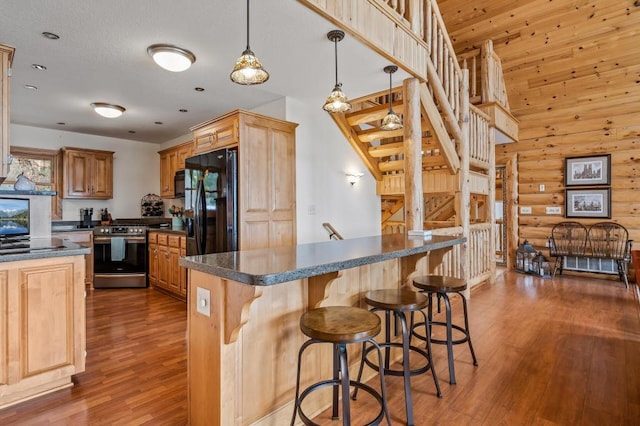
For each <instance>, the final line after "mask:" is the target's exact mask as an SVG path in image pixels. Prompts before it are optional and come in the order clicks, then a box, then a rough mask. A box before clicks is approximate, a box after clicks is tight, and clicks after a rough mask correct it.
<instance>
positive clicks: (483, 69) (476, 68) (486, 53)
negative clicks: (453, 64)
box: [458, 40, 509, 111]
mask: <svg viewBox="0 0 640 426" xmlns="http://www.w3.org/2000/svg"><path fill="white" fill-rule="evenodd" d="M458 61H459V63H460V67H461V68H462V69H468V70H469V86H470V87H469V94H470V97H471V103H473V104H479V103H480V104H487V103H493V102H495V103H497V104H499V105H500V106H502V107H503V108H504V109H505V110H507V111H509V98H508V96H507V85H506V84H505V81H504V74H503V72H502V62H501V61H500V57H499V56H498V55H497V54H496V52H495V51H494V50H493V42H492V41H491V40H487V41H485V42H484V43H482V47H481V48H480V49H473V50H470V51H468V52H464V53H461V54H459V55H458Z"/></svg>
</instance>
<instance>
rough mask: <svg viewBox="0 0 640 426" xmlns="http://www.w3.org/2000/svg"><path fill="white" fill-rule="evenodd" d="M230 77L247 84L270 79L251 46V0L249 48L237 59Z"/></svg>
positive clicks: (235, 81)
mask: <svg viewBox="0 0 640 426" xmlns="http://www.w3.org/2000/svg"><path fill="white" fill-rule="evenodd" d="M230 77H231V81H233V82H234V83H238V84H243V85H245V86H249V85H251V84H262V83H264V82H265V81H267V80H269V73H268V72H267V70H265V69H264V68H262V64H261V63H260V61H259V60H258V58H256V55H254V53H253V52H252V51H251V47H249V0H247V48H246V49H245V50H244V52H242V55H240V57H239V58H238V59H237V60H236V64H235V65H234V66H233V71H231V75H230Z"/></svg>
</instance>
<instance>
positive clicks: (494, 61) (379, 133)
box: [298, 0, 517, 285]
mask: <svg viewBox="0 0 640 426" xmlns="http://www.w3.org/2000/svg"><path fill="white" fill-rule="evenodd" d="M298 1H299V2H300V3H302V4H304V5H306V6H308V7H309V8H311V9H313V10H314V11H316V12H317V13H319V14H320V15H322V16H324V17H326V18H327V19H328V20H330V21H331V22H333V23H334V24H336V25H338V26H339V27H341V28H342V29H344V30H345V31H347V32H349V33H351V34H352V35H354V36H356V37H357V38H358V39H359V40H361V41H362V42H364V43H365V44H367V45H368V46H370V47H371V48H372V49H373V50H375V51H376V52H378V53H380V54H381V55H382V56H384V57H386V58H387V59H389V60H390V61H392V62H393V63H395V64H397V65H398V66H400V67H402V68H403V69H404V70H405V71H407V72H409V73H410V74H412V75H413V77H414V78H417V79H418V80H419V81H420V84H419V89H418V90H417V93H415V90H414V93H405V92H404V89H403V87H396V88H394V89H392V91H391V95H389V92H388V91H386V90H385V91H382V92H378V93H373V94H370V95H367V96H363V97H361V98H358V99H353V100H352V101H351V105H352V110H351V111H350V112H349V113H347V114H332V115H331V117H332V118H333V120H334V122H335V123H336V125H337V126H338V128H339V129H340V131H341V132H342V134H343V135H344V137H345V139H346V140H347V141H348V142H349V143H350V144H351V146H352V147H353V149H354V150H355V152H357V153H358V155H359V156H360V158H361V159H362V161H363V163H364V164H365V165H366V167H367V169H368V170H369V172H370V173H371V174H372V175H373V176H374V178H375V179H376V181H377V193H378V194H379V195H380V196H381V212H382V229H383V232H384V233H388V232H406V229H405V226H404V223H403V221H402V214H401V213H402V209H403V207H404V200H403V197H404V195H405V189H406V188H411V187H412V186H413V185H414V182H413V181H411V180H410V179H412V178H405V143H404V140H403V138H404V134H405V133H404V132H405V130H404V129H401V130H396V131H384V130H381V129H380V124H381V121H382V119H383V117H384V116H385V115H386V113H387V111H388V109H389V104H390V103H391V105H392V106H393V110H394V111H395V112H396V113H397V114H399V115H402V114H403V113H404V112H405V100H407V99H409V98H412V99H415V98H416V97H419V101H420V124H421V138H422V150H421V151H422V154H421V166H422V176H421V178H422V182H421V185H422V188H423V192H424V204H423V211H424V216H423V220H424V223H423V225H424V228H425V229H436V228H437V229H438V233H444V234H447V233H450V234H459V233H462V234H463V235H464V236H465V237H467V240H468V245H469V249H465V248H461V247H457V248H456V249H454V250H452V251H451V252H450V253H449V254H447V260H448V261H446V262H444V263H443V265H442V266H441V267H440V268H441V269H442V270H440V271H437V272H438V273H442V274H449V275H452V276H460V275H461V274H463V275H465V276H464V277H463V278H465V279H469V280H470V281H469V282H470V284H471V285H473V284H476V283H478V282H480V281H482V280H484V279H486V278H487V277H488V276H489V275H491V272H492V270H493V269H494V268H495V264H494V263H493V258H492V257H491V256H485V255H484V254H485V253H492V252H493V250H494V248H493V244H495V243H494V238H493V237H494V236H493V233H494V232H495V230H494V227H493V222H494V217H493V208H492V206H493V204H494V200H495V160H494V157H495V151H494V149H495V148H494V143H495V138H496V137H497V136H496V135H497V134H498V133H497V132H493V131H490V123H493V124H492V127H491V130H493V129H498V127H499V125H500V126H501V125H502V123H503V122H504V121H505V120H504V119H503V118H500V117H503V116H504V114H503V115H501V116H499V114H498V112H500V111H506V112H507V113H508V100H507V99H506V89H505V87H504V80H503V78H502V75H501V68H500V67H499V63H500V62H499V58H497V56H496V55H495V54H494V53H493V51H492V49H491V47H492V46H491V45H490V43H487V44H486V46H483V47H484V50H482V51H478V52H473V53H466V56H465V57H464V58H463V59H460V58H458V57H457V55H456V52H455V51H454V49H453V45H452V43H451V40H450V39H449V36H448V34H447V31H446V28H445V26H444V22H443V20H442V17H441V15H440V12H439V9H438V5H437V2H436V1H435V0H352V1H350V2H344V3H342V2H327V1H326V0H298ZM487 52H490V53H487ZM478 55H479V56H478ZM484 60H487V61H488V60H491V63H489V62H487V64H484V62H482V61H484ZM483 64H484V65H483ZM461 65H462V66H461ZM470 75H472V80H471V83H470V79H469V76H470ZM478 77H480V80H481V81H480V83H478ZM483 77H487V78H489V79H493V80H492V81H491V82H485V83H484V85H483V82H482V78H483ZM495 79H497V80H498V81H497V82H496V81H495ZM470 84H471V87H470ZM478 87H481V88H482V91H478ZM485 92H486V93H485ZM483 94H485V95H486V96H484V97H483ZM488 100H489V101H488ZM471 103H477V104H478V106H474V105H471ZM489 104H490V105H489ZM496 105H497V106H496ZM481 108H484V109H481ZM496 111H498V112H496ZM509 115H510V114H509ZM514 120H515V119H514ZM513 123H515V126H516V131H515V133H514V132H513V128H509V126H506V127H504V126H503V127H501V128H500V131H501V132H502V133H505V134H507V136H508V137H510V138H512V139H513V138H514V137H515V138H516V139H517V121H511V122H510V124H509V125H510V126H511V127H513ZM407 179H409V180H410V181H407ZM461 265H464V267H462V268H461V267H460V266H461ZM431 272H434V271H431Z"/></svg>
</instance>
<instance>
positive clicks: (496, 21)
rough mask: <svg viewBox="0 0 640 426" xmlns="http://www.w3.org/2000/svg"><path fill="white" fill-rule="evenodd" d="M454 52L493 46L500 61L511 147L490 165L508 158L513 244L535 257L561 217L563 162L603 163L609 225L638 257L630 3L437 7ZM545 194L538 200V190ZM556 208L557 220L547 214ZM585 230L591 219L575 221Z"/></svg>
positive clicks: (638, 70)
mask: <svg viewBox="0 0 640 426" xmlns="http://www.w3.org/2000/svg"><path fill="white" fill-rule="evenodd" d="M439 5H440V10H441V12H442V14H443V17H444V21H445V23H446V25H447V29H448V31H449V34H450V35H451V36H452V39H453V41H454V45H455V47H456V50H457V51H458V52H464V51H466V50H471V49H474V48H477V47H479V46H480V45H481V43H482V42H483V41H484V40H486V39H491V40H493V43H494V49H495V51H496V52H497V54H498V55H499V57H500V58H501V60H502V68H503V70H504V73H505V80H506V84H507V90H508V96H509V102H510V106H511V112H512V113H513V115H514V116H515V117H516V118H517V119H518V120H519V121H520V141H519V142H517V143H512V144H507V145H498V146H497V148H496V157H497V161H498V163H502V162H504V160H506V159H507V158H509V157H511V156H513V155H514V154H516V155H517V158H518V167H517V172H518V173H517V176H518V178H517V188H518V204H519V205H520V206H528V207H531V209H532V214H530V215H522V214H521V215H519V222H518V225H519V226H518V233H519V237H520V241H522V240H524V239H528V240H529V241H530V242H532V243H533V244H534V245H536V246H538V247H539V248H542V249H544V243H545V239H546V237H547V236H548V235H549V234H550V232H551V227H552V226H553V224H555V223H557V222H560V221H562V220H566V219H565V218H564V210H565V208H564V189H565V188H564V158H565V157H570V156H583V155H598V154H604V153H609V154H611V161H612V165H611V170H612V184H611V188H612V219H611V220H614V221H616V222H619V223H621V224H622V225H624V226H625V227H627V229H629V231H630V238H631V239H633V240H635V241H636V244H635V247H634V248H635V249H640V191H639V189H640V108H639V107H638V105H640V43H638V32H639V31H640V2H638V1H634V0H625V1H620V0H584V1H580V2H576V1H573V0H553V1H548V0H519V1H516V0H479V1H474V2H468V1H467V0H443V1H440V2H439ZM541 184H543V185H544V186H545V190H544V192H541V191H540V190H539V188H540V185H541ZM547 206H560V207H561V208H562V212H563V213H562V214H561V215H547V214H546V213H545V209H546V207H547ZM579 221H580V222H583V223H585V225H589V224H591V223H593V222H596V221H597V220H594V219H589V220H584V219H579Z"/></svg>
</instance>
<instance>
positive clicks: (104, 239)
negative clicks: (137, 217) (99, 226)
mask: <svg viewBox="0 0 640 426" xmlns="http://www.w3.org/2000/svg"><path fill="white" fill-rule="evenodd" d="M146 240H147V239H146V238H145V237H124V241H125V243H128V242H138V241H139V242H141V243H144V242H145V241H146ZM110 241H111V237H94V238H93V242H94V243H108V242H110Z"/></svg>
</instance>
